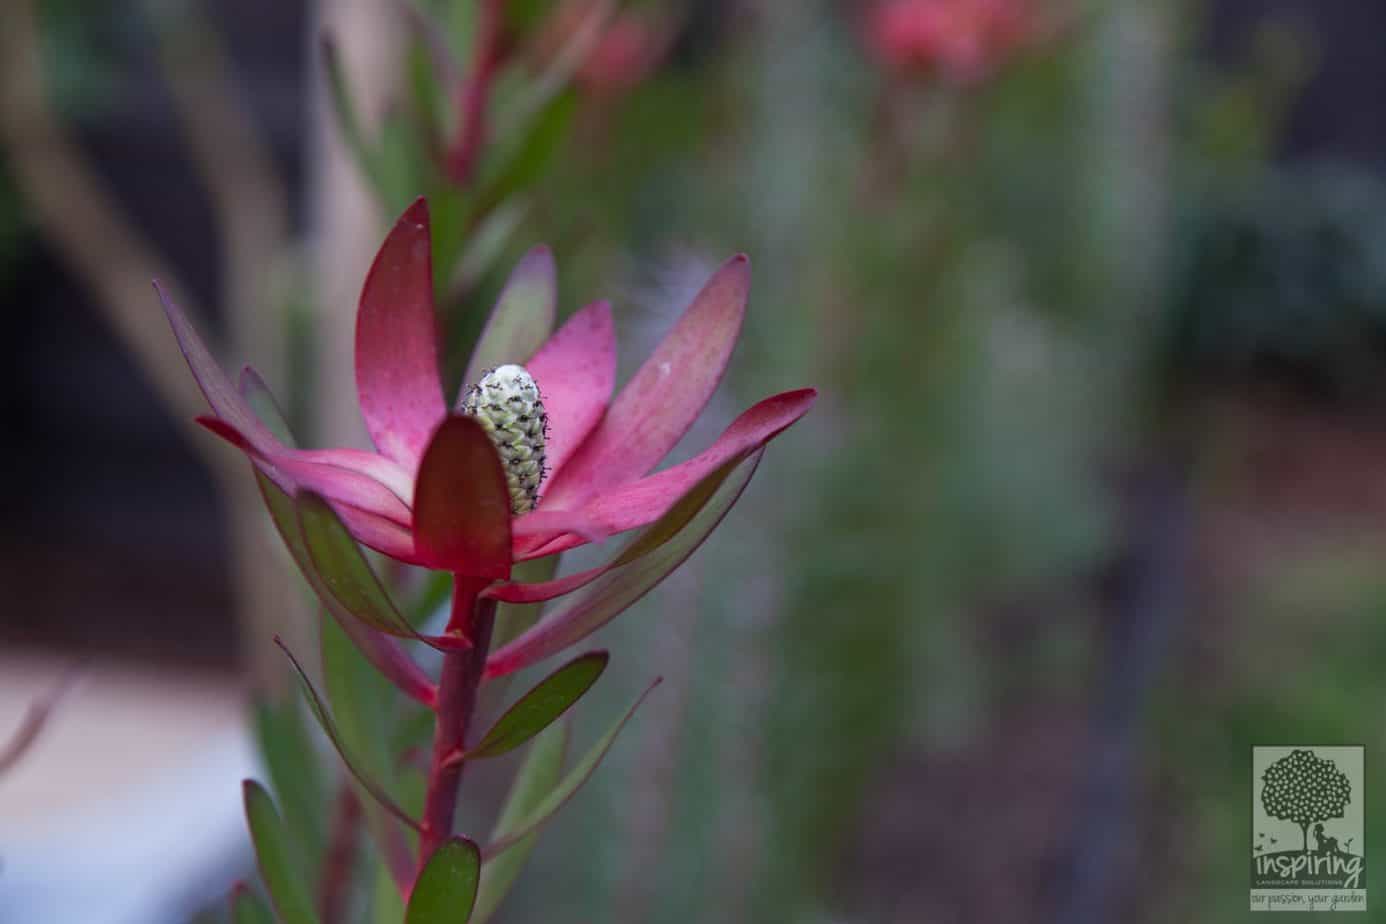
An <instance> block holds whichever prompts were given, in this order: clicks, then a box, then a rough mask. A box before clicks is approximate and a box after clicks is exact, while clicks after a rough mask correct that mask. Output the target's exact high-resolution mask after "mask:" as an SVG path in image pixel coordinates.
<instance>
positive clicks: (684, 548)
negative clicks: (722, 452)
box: [486, 450, 763, 677]
mask: <svg viewBox="0 0 1386 924" xmlns="http://www.w3.org/2000/svg"><path fill="white" fill-rule="evenodd" d="M762 452H763V450H761V451H757V452H754V453H752V454H751V455H750V456H749V457H748V456H740V457H737V458H733V459H732V460H731V461H729V462H727V463H725V464H724V465H723V466H722V467H720V468H719V469H717V470H716V471H714V472H713V473H712V474H710V475H708V476H707V477H706V478H704V479H703V481H701V482H700V483H699V484H698V486H696V487H695V488H694V489H693V490H692V491H690V492H688V494H686V495H684V497H683V498H682V499H680V500H679V502H678V503H677V504H675V505H674V506H673V508H671V509H670V510H669V512H668V513H666V514H665V515H664V516H663V517H661V518H660V519H659V520H657V521H656V522H655V523H654V524H653V525H651V526H650V527H649V528H647V529H646V530H645V531H644V532H643V533H642V534H641V535H640V536H639V537H637V538H636V539H635V541H634V542H632V543H631V544H630V545H628V546H627V547H626V548H625V550H624V551H623V552H622V553H621V554H620V555H618V556H617V557H616V559H615V561H613V562H612V563H611V564H610V565H607V566H604V567H603V569H602V570H601V573H600V575H599V576H597V577H596V578H595V579H594V580H591V581H590V583H587V584H585V586H582V587H581V589H580V590H577V591H575V592H574V593H572V594H570V595H569V596H567V597H564V598H563V600H562V601H561V603H560V604H559V605H558V606H557V607H556V608H555V609H554V610H553V611H552V612H549V613H547V614H545V616H544V618H543V619H542V620H540V621H539V623H538V624H537V625H535V626H534V628H532V629H530V630H529V631H527V632H525V633H524V634H523V635H521V636H520V637H519V638H517V639H515V640H514V641H512V642H510V643H509V644H507V645H505V646H504V647H502V648H501V649H499V650H498V651H496V652H494V653H492V654H491V656H490V657H489V658H488V659H487V661H486V676H488V677H500V676H504V675H506V674H509V673H512V672H514V671H517V670H520V669H521V668H524V667H528V666H529V665H531V664H534V663H536V662H538V661H541V660H543V659H544V658H547V657H550V656H551V655H554V654H557V653H558V652H560V651H562V650H563V649H564V648H567V647H568V646H569V645H574V644H576V643H578V642H580V641H582V640H583V639H584V638H586V637H587V636H588V635H591V634H592V633H593V632H595V631H597V630H598V629H600V628H601V627H602V626H604V625H606V624H607V623H608V622H610V621H611V620H612V619H614V618H615V617H616V616H617V615H619V614H620V613H621V612H623V611H624V610H626V609H627V608H628V607H630V606H631V604H633V603H635V602H636V601H637V600H639V599H640V598H641V597H643V596H644V595H645V594H646V593H648V592H649V591H650V590H651V589H653V588H654V587H655V586H656V585H657V584H659V582H660V581H662V580H664V578H666V577H668V575H669V574H670V573H671V572H672V571H673V570H674V569H675V568H677V567H678V566H679V565H681V564H683V563H684V561H686V560H687V559H688V556H690V555H692V554H693V552H694V551H696V550H697V548H698V546H700V545H701V544H702V543H703V540H704V539H706V538H707V537H708V535H709V534H711V532H712V531H713V530H714V529H716V527H717V524H718V523H720V522H722V518H723V517H725V516H726V515H727V512H728V511H729V510H731V508H732V506H733V505H734V504H735V503H736V501H737V498H739V497H740V496H741V492H742V491H743V490H745V488H746V485H747V484H748V483H750V480H751V476H752V475H754V474H755V470H756V466H757V465H758V464H759V463H760V457H761V453H762ZM690 511H691V513H690ZM560 580H561V579H560Z"/></svg>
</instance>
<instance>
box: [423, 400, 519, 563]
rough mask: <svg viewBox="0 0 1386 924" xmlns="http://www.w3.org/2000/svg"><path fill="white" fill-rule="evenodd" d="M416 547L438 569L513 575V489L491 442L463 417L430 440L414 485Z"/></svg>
mask: <svg viewBox="0 0 1386 924" xmlns="http://www.w3.org/2000/svg"><path fill="white" fill-rule="evenodd" d="M414 545H415V547H416V548H417V549H418V552H419V554H420V556H422V558H423V559H424V560H425V561H426V562H427V563H428V564H429V565H430V566H431V567H434V568H441V569H447V570H449V571H453V572H455V573H460V574H466V575H470V576H473V577H485V578H500V579H502V580H504V579H505V578H508V577H509V576H510V564H511V560H510V491H509V489H508V488H507V487H506V484H505V471H504V470H503V469H502V468H501V461H500V456H499V455H498V454H497V453H496V447H495V446H494V445H492V443H491V438H490V437H489V436H487V435H486V431H485V430H484V429H482V426H481V424H479V423H477V422H476V421H475V420H474V419H472V418H471V417H468V416H466V415H465V414H452V415H450V416H448V417H447V418H446V419H445V420H444V421H443V422H442V423H441V424H439V425H438V428H437V430H435V431H434V432H433V438H432V439H431V440H429V443H428V446H427V447H426V448H425V450H424V454H423V459H422V460H421V461H420V462H419V477H418V481H417V482H416V483H415V486H414Z"/></svg>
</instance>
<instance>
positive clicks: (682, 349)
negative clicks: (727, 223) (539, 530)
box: [535, 254, 751, 507]
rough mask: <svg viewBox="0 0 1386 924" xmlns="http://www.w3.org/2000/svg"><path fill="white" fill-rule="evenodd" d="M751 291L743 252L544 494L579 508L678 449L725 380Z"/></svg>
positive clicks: (716, 276)
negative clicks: (584, 502)
mask: <svg viewBox="0 0 1386 924" xmlns="http://www.w3.org/2000/svg"><path fill="white" fill-rule="evenodd" d="M750 286H751V264H750V261H749V260H748V259H747V258H746V257H745V255H743V254H738V255H737V256H735V257H732V258H731V259H730V260H728V261H727V262H726V263H724V264H722V267H721V268H720V269H719V270H718V271H717V272H716V273H714V274H713V276H712V278H711V279H709V280H708V281H707V284H706V285H704V286H703V288H702V291H700V292H699V293H698V294H697V296H695V297H694V299H693V303H692V304H691V305H689V306H688V309H687V310H686V311H684V313H683V317H681V318H679V320H678V323H676V324H675V325H674V328H673V330H671V331H670V332H669V333H668V334H667V335H666V336H665V338H664V340H663V341H661V342H660V344H659V346H658V347H656V348H655V351H654V352H653V353H652V354H650V358H649V359H647V360H645V363H644V365H642V366H641V367H640V369H639V371H637V372H636V373H635V375H634V376H633V377H632V378H631V380H630V381H629V382H627V383H626V386H625V388H623V389H621V393H620V394H619V395H617V396H616V400H615V401H613V402H612V403H611V407H610V408H609V409H608V410H607V412H606V416H605V417H604V418H603V419H602V422H601V423H600V424H598V425H597V428H596V429H595V430H593V431H592V433H591V434H590V435H589V436H588V437H587V439H586V440H585V441H583V443H582V445H581V446H579V447H578V450H577V452H576V453H575V454H574V455H573V457H572V459H570V460H569V461H568V463H567V465H565V466H564V467H563V469H561V470H560V471H558V472H557V473H556V474H555V476H554V483H553V487H552V488H551V489H549V490H548V491H547V492H546V497H547V498H548V500H549V501H550V502H551V503H554V504H556V505H558V506H563V507H569V506H575V505H576V503H577V502H578V501H580V500H582V499H583V498H585V497H588V496H591V495H593V494H598V493H600V492H602V491H604V490H606V489H607V488H610V487H613V486H615V485H619V484H624V483H625V482H627V481H629V480H631V479H632V478H639V477H640V476H641V475H643V474H645V473H646V472H648V471H649V470H650V469H652V468H654V466H655V465H657V464H658V463H659V460H660V459H662V458H664V456H665V455H667V454H668V452H669V450H670V449H672V448H674V444H675V443H677V442H678V441H679V439H680V438H681V437H682V436H683V435H684V433H686V432H688V428H689V427H690V426H692V425H693V422H694V421H695V420H697V418H698V415H699V414H700V413H702V410H703V407H704V406H705V405H706V404H707V402H708V399H709V398H711V397H712V392H713V391H714V390H715V389H716V388H717V383H718V382H720V381H721V379H722V373H723V372H724V371H725V370H726V368H727V362H728V361H729V360H730V359H731V354H732V348H733V347H734V346H735V345H736V340H737V337H738V336H739V335H740V333H741V321H742V318H743V317H744V316H745V313H746V297H747V295H748V293H749V292H750ZM535 378H536V380H537V379H538V375H537V374H536V375H535Z"/></svg>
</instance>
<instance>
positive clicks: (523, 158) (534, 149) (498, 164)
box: [477, 89, 577, 213]
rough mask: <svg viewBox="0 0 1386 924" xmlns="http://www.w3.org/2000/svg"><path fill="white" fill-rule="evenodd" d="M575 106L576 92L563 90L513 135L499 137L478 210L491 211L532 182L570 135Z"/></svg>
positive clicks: (487, 167) (494, 147) (483, 185)
mask: <svg viewBox="0 0 1386 924" xmlns="http://www.w3.org/2000/svg"><path fill="white" fill-rule="evenodd" d="M576 109H577V94H576V93H575V92H574V91H572V90H571V89H567V90H563V91H561V92H559V93H556V94H555V95H554V96H553V97H552V98H551V99H550V100H548V101H547V102H545V103H544V104H543V106H542V107H541V108H540V109H538V110H537V111H536V112H535V113H534V115H533V116H532V117H530V118H528V119H526V120H525V122H524V124H522V125H520V126H518V130H517V131H516V133H515V135H514V136H511V137H507V138H502V139H498V140H497V143H496V144H495V145H493V149H494V150H496V152H497V153H496V155H495V157H494V158H493V159H491V160H489V161H488V162H487V165H486V169H485V171H484V173H483V177H482V181H481V191H480V193H479V195H478V206H477V211H478V212H482V213H485V212H489V211H490V210H491V209H492V208H495V207H496V206H497V205H499V204H500V203H502V202H504V201H505V200H506V199H507V198H509V197H510V196H511V195H513V194H515V193H516V192H519V191H520V190H523V189H526V188H528V187H529V186H530V185H531V184H532V183H533V181H534V179H535V178H536V177H538V176H539V174H540V173H542V172H543V170H544V168H545V167H546V166H547V165H548V162H549V159H550V158H551V157H552V156H553V155H554V153H555V152H556V151H557V150H558V146H559V144H560V143H561V142H562V141H563V139H564V137H565V136H566V135H567V132H568V123H569V122H570V121H571V120H572V116H573V112H574V111H575V110H576Z"/></svg>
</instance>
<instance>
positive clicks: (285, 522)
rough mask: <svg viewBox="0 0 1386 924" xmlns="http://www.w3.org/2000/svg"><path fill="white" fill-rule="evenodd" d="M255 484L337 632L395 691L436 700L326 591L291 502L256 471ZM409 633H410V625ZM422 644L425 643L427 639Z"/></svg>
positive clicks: (415, 671) (408, 662) (410, 668)
mask: <svg viewBox="0 0 1386 924" xmlns="http://www.w3.org/2000/svg"><path fill="white" fill-rule="evenodd" d="M255 480H256V482H257V483H258V484H259V486H260V495H261V496H262V497H263V498H264V500H265V506H266V507H267V508H269V513H270V519H272V520H273V521H274V526H275V528H276V529H277V530H278V531H279V536H280V538H282V539H283V540H284V545H285V546H286V547H287V548H288V550H289V554H290V555H291V556H292V557H293V560H294V562H295V563H296V564H297V565H298V569H299V572H300V573H301V574H302V575H303V579H304V580H305V581H307V582H308V586H309V587H311V588H312V589H313V592H314V593H315V594H317V596H318V599H319V600H321V601H322V604H323V606H324V607H326V608H327V611H328V613H330V614H331V615H332V619H333V620H334V621H335V622H336V624H337V625H338V627H339V628H340V630H341V631H342V632H344V633H345V634H346V635H347V636H348V637H349V638H350V639H351V641H352V644H354V645H355V646H356V647H357V650H359V651H360V652H361V654H362V655H363V656H364V657H365V658H366V659H367V660H369V661H370V663H371V664H372V665H374V666H375V669H376V670H377V671H379V672H380V673H381V674H382V675H383V676H385V677H388V678H389V679H390V681H391V682H392V683H393V684H394V685H395V686H396V687H398V688H399V689H400V690H402V691H403V692H405V693H406V694H408V695H409V696H411V697H413V698H414V699H417V700H419V701H420V702H423V703H431V702H432V701H433V699H434V697H435V696H436V691H435V690H434V687H433V682H432V681H431V680H429V678H428V676H427V675H426V674H424V672H423V671H422V670H421V669H420V668H419V666H418V665H417V664H415V663H414V661H413V660H412V659H411V658H410V657H409V655H408V654H406V653H405V652H404V651H402V650H401V649H400V647H399V646H398V645H396V644H395V643H394V642H393V641H391V640H390V639H388V638H385V637H384V636H383V635H381V634H379V633H377V632H375V631H374V630H373V629H372V628H371V627H370V626H369V625H368V624H366V623H365V622H363V621H361V620H359V619H358V618H357V617H356V616H354V615H353V614H352V613H350V612H348V611H347V609H346V607H345V606H344V605H342V603H341V602H340V601H339V600H338V599H337V598H336V596H335V595H334V594H333V593H332V591H331V590H329V589H328V587H327V585H326V583H325V582H324V581H323V578H322V576H321V575H320V574H319V573H318V570H317V568H316V567H315V566H314V565H313V562H312V559H311V556H310V555H309V554H308V546H307V544H306V543H305V542H304V540H303V531H302V529H301V528H300V526H299V518H298V514H297V511H296V507H295V505H294V501H293V499H292V498H291V497H289V495H288V494H285V493H284V492H283V491H282V490H280V489H279V486H278V485H276V484H275V483H274V482H273V481H270V480H269V478H268V477H266V476H265V474H264V473H263V472H259V471H257V472H256V473H255ZM334 516H335V514H334ZM358 554H359V550H358ZM372 577H374V574H372ZM410 631H411V632H413V627H412V625H411V626H410ZM411 637H413V638H420V639H424V637H423V636H419V635H417V634H415V635H412V636H411ZM424 640H425V641H427V640H428V639H424Z"/></svg>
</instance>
